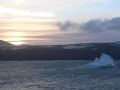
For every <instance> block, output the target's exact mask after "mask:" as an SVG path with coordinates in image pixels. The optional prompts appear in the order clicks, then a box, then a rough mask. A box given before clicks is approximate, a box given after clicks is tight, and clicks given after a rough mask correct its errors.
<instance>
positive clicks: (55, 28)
mask: <svg viewBox="0 0 120 90" xmlns="http://www.w3.org/2000/svg"><path fill="white" fill-rule="evenodd" d="M119 4H120V0H0V21H1V22H0V39H1V40H5V41H8V42H10V43H13V44H15V45H20V44H39V45H48V44H69V43H83V42H110V41H120V39H119V38H120V10H119V9H120V5H119Z"/></svg>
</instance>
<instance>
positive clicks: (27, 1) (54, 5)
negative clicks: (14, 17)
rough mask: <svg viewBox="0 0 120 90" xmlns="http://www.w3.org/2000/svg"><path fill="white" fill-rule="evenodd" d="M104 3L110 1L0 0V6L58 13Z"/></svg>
mask: <svg viewBox="0 0 120 90" xmlns="http://www.w3.org/2000/svg"><path fill="white" fill-rule="evenodd" d="M106 1H110V0H0V4H2V5H4V6H7V7H15V8H20V9H21V8H22V9H30V10H33V11H35V10H37V11H51V12H59V11H61V10H68V9H70V7H75V6H80V5H83V4H86V3H87V4H88V3H90V4H91V3H102V2H106Z"/></svg>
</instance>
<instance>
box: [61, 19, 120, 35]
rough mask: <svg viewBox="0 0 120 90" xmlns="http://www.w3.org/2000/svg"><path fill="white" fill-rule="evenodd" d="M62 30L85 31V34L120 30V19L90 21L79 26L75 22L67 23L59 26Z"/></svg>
mask: <svg viewBox="0 0 120 90" xmlns="http://www.w3.org/2000/svg"><path fill="white" fill-rule="evenodd" d="M59 27H60V30H64V31H65V30H71V29H73V30H74V29H76V30H83V31H85V32H92V33H93V32H105V31H112V30H113V31H114V30H118V31H119V30H120V17H117V18H112V19H109V20H101V19H96V20H90V21H88V22H86V23H82V24H78V23H74V22H70V21H67V22H65V23H62V24H59Z"/></svg>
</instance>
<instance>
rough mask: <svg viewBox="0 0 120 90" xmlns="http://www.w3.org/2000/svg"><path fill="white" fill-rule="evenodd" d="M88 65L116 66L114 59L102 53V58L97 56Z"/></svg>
mask: <svg viewBox="0 0 120 90" xmlns="http://www.w3.org/2000/svg"><path fill="white" fill-rule="evenodd" d="M86 65H87V66H90V67H109V66H112V67H113V66H115V63H114V59H113V58H112V57H111V56H109V55H107V54H105V53H102V55H101V57H100V59H99V58H96V59H95V60H94V61H93V62H91V63H88V64H86Z"/></svg>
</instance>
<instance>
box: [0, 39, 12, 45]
mask: <svg viewBox="0 0 120 90" xmlns="http://www.w3.org/2000/svg"><path fill="white" fill-rule="evenodd" d="M8 45H12V44H10V43H8V42H6V41H2V40H0V46H8Z"/></svg>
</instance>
